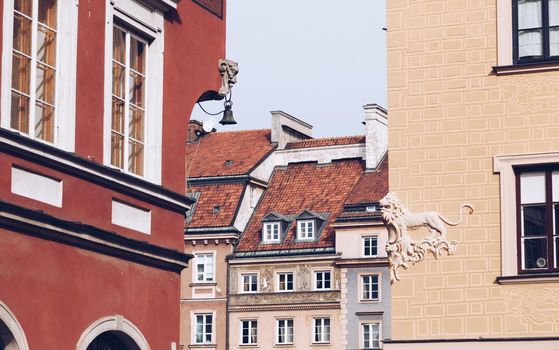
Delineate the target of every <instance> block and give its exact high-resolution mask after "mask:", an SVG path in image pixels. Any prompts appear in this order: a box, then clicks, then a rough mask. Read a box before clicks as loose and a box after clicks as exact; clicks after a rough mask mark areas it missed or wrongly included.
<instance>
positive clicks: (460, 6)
mask: <svg viewBox="0 0 559 350" xmlns="http://www.w3.org/2000/svg"><path fill="white" fill-rule="evenodd" d="M558 17H559V7H558V3H557V1H553V0H541V1H537V0H524V1H523V0H469V1H466V0H459V1H458V0H451V1H437V0H417V1H414V0H390V1H387V22H388V25H387V26H388V32H387V35H388V52H387V55H388V57H387V62H388V109H389V110H390V114H391V118H390V122H389V154H390V176H389V179H390V190H391V191H395V192H396V193H397V194H398V196H399V197H400V199H401V200H402V202H404V203H405V204H407V206H408V207H409V208H410V210H411V211H413V212H425V211H435V212H440V213H442V214H444V215H445V216H448V217H453V216H454V215H456V214H458V208H459V207H460V205H461V204H462V203H464V202H469V203H471V204H472V205H473V207H474V208H475V211H474V213H473V214H472V215H471V216H468V217H467V218H465V220H464V222H463V223H462V224H461V225H459V226H456V227H450V228H449V229H448V239H449V240H456V241H457V242H458V245H457V249H456V253H455V254H454V255H451V256H441V257H440V258H439V259H438V260H436V259H434V258H433V257H432V256H430V257H428V258H426V259H425V260H424V261H422V262H420V263H417V264H415V265H414V266H412V267H410V268H409V269H407V270H402V271H400V280H399V281H395V282H394V284H393V285H392V339H391V340H387V341H386V342H385V344H384V346H385V349H409V348H414V349H422V348H429V349H447V348H452V349H459V348H464V349H466V348H467V349H471V348H472V347H474V346H475V347H476V348H478V349H503V348H506V349H515V348H526V347H527V346H530V347H532V348H534V349H536V348H537V349H551V348H557V347H558V346H559V337H557V334H558V331H559V316H558V315H559V314H558V313H557V312H556V310H557V308H558V307H559V285H558V284H557V282H559V269H558V267H559V255H558V254H557V252H558V251H559V247H558V246H557V245H558V244H559V240H558V239H557V237H558V234H559V230H557V228H559V226H557V225H556V222H558V221H557V220H556V215H559V211H557V209H556V208H557V206H556V203H557V201H559V196H558V194H559V191H558V190H559V178H558V173H557V171H559V112H558V111H559V109H558V107H559V102H558V101H559V71H558V69H559V62H558V61H557V58H559V57H558V56H557V55H558V54H559V51H558V47H557V44H556V41H557V40H555V39H554V38H555V36H556V34H557V31H556V29H555V28H556V27H555V25H557V24H559V18H558ZM426 235H427V232H426V231H424V230H419V231H416V232H415V233H413V236H412V237H413V238H414V239H416V240H420V239H422V238H423V237H425V236H426Z"/></svg>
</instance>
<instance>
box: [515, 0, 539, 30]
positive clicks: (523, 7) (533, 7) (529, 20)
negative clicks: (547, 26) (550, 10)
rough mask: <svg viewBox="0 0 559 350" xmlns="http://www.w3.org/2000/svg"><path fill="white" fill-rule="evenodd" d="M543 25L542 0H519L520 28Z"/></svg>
mask: <svg viewBox="0 0 559 350" xmlns="http://www.w3.org/2000/svg"><path fill="white" fill-rule="evenodd" d="M541 26H542V2H541V0H518V29H527V28H539V27H541Z"/></svg>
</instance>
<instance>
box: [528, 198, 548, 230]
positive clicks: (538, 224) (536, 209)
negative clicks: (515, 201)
mask: <svg viewBox="0 0 559 350" xmlns="http://www.w3.org/2000/svg"><path fill="white" fill-rule="evenodd" d="M522 214H523V215H522V218H523V223H524V226H523V228H524V230H523V232H522V233H523V235H524V236H542V235H545V234H546V233H547V228H546V223H547V215H546V210H545V205H530V206H523V207H522Z"/></svg>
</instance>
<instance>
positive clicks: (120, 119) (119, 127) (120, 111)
mask: <svg viewBox="0 0 559 350" xmlns="http://www.w3.org/2000/svg"><path fill="white" fill-rule="evenodd" d="M112 113H113V117H112V123H111V129H112V130H114V131H116V132H118V133H121V134H122V133H124V101H122V100H120V99H118V98H116V97H113V112H112Z"/></svg>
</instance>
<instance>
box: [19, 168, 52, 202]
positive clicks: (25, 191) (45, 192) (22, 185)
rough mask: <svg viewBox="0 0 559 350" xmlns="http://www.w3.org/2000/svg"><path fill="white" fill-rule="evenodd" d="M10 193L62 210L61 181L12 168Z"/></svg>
mask: <svg viewBox="0 0 559 350" xmlns="http://www.w3.org/2000/svg"><path fill="white" fill-rule="evenodd" d="M11 175H12V181H11V191H12V193H14V194H17V195H19V196H22V197H26V198H31V199H33V200H36V201H39V202H43V203H46V204H50V205H52V206H55V207H58V208H62V192H63V184H62V180H59V179H54V178H52V177H50V176H46V175H43V174H39V173H36V172H33V171H28V170H26V169H23V168H20V167H18V166H12V174H11Z"/></svg>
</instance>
